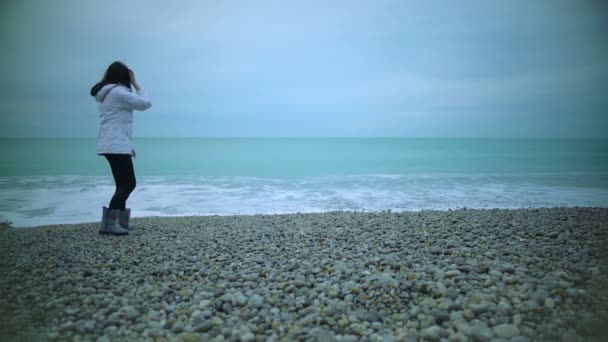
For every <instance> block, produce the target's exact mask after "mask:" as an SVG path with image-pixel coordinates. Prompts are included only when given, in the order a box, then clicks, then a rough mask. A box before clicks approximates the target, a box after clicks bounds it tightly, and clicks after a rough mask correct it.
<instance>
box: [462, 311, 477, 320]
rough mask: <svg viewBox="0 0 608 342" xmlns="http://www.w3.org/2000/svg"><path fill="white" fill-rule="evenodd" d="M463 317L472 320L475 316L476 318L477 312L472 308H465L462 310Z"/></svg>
mask: <svg viewBox="0 0 608 342" xmlns="http://www.w3.org/2000/svg"><path fill="white" fill-rule="evenodd" d="M462 317H464V318H466V319H467V320H469V321H470V320H472V319H473V318H475V313H474V312H473V310H471V309H464V310H463V311H462Z"/></svg>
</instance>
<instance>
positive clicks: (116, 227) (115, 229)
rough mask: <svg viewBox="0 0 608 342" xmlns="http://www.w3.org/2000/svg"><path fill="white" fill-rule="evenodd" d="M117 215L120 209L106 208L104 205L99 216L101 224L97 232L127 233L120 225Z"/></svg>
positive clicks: (109, 233)
mask: <svg viewBox="0 0 608 342" xmlns="http://www.w3.org/2000/svg"><path fill="white" fill-rule="evenodd" d="M119 216H120V210H118V209H108V208H105V207H104V210H103V216H102V218H101V222H102V224H103V225H102V227H101V229H100V230H99V234H108V235H128V234H129V231H128V230H126V229H124V228H123V227H122V226H121V225H120V222H119Z"/></svg>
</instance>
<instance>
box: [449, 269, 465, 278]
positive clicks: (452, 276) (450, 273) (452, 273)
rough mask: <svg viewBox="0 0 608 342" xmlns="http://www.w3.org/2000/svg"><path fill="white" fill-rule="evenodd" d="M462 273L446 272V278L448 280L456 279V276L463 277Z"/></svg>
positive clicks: (455, 271)
mask: <svg viewBox="0 0 608 342" xmlns="http://www.w3.org/2000/svg"><path fill="white" fill-rule="evenodd" d="M461 274H462V273H461V272H460V271H459V270H449V271H447V272H445V276H446V277H448V278H454V277H456V276H459V275H461Z"/></svg>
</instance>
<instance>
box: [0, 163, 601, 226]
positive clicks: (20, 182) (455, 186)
mask: <svg viewBox="0 0 608 342" xmlns="http://www.w3.org/2000/svg"><path fill="white" fill-rule="evenodd" d="M578 177H580V175H570V176H565V175H558V176H548V175H493V176H488V175H360V176H346V177H301V178H255V177H140V178H139V179H138V186H137V189H136V190H135V192H134V193H133V194H132V195H131V198H130V199H129V202H128V205H129V207H131V208H132V210H133V212H132V213H133V216H134V217H141V216H188V215H240V214H279V213H294V212H326V211H336V210H350V211H380V210H388V209H390V210H394V211H404V210H413V211H416V210H427V209H438V210H446V209H456V208H463V207H467V208H529V207H555V206H594V207H606V206H608V188H606V187H602V186H598V187H591V186H588V185H586V186H582V185H580V184H577V180H576V179H577V178H578ZM113 191H114V184H113V181H112V179H110V178H107V177H79V176H60V177H1V178H0V217H2V218H3V219H5V220H7V221H9V222H11V223H12V224H13V225H14V226H17V227H29V226H38V225H47V224H62V223H79V222H94V221H98V220H99V218H100V213H101V207H102V206H103V205H107V203H108V201H109V199H110V197H111V196H112V193H113Z"/></svg>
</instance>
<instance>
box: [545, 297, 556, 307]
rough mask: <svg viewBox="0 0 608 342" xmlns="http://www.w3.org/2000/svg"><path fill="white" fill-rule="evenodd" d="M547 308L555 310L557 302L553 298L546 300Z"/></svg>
mask: <svg viewBox="0 0 608 342" xmlns="http://www.w3.org/2000/svg"><path fill="white" fill-rule="evenodd" d="M545 306H546V307H548V308H549V309H553V308H554V307H555V301H554V300H553V299H552V298H547V299H545Z"/></svg>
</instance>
